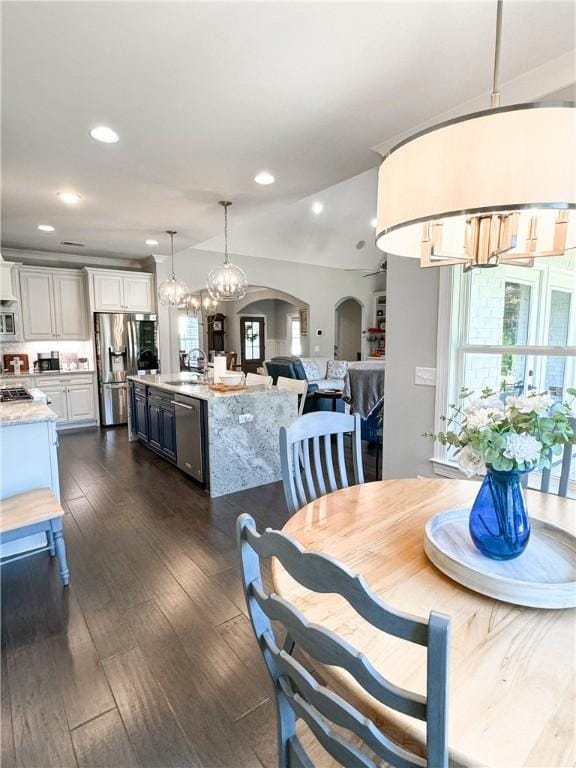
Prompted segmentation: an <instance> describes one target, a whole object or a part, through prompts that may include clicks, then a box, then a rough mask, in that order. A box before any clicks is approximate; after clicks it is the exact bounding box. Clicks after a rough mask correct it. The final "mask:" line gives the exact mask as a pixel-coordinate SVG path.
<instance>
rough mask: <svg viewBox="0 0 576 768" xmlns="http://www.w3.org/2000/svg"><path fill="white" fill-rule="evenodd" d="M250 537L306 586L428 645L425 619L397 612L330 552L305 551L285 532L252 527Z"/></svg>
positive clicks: (381, 626)
mask: <svg viewBox="0 0 576 768" xmlns="http://www.w3.org/2000/svg"><path fill="white" fill-rule="evenodd" d="M245 537H246V540H247V541H248V542H249V543H250V546H251V547H252V549H253V550H254V551H255V552H256V553H257V554H258V555H259V557H261V558H262V557H276V558H277V559H278V560H279V561H280V562H281V563H282V567H283V568H284V569H285V570H286V571H287V572H288V573H289V574H290V576H292V578H293V579H296V581H298V582H300V584H302V586H303V587H306V589H309V590H310V591H312V592H319V593H320V594H331V593H334V592H335V593H337V594H339V595H342V597H343V598H345V599H346V600H347V601H348V603H349V604H350V605H351V606H352V608H354V610H355V611H356V612H357V613H358V614H359V615H360V616H362V618H363V619H365V620H366V621H367V622H369V623H370V624H372V625H373V626H374V627H376V628H377V629H380V630H382V631H383V632H386V633H387V634H389V635H393V636H394V637H399V638H400V639H401V640H409V641H410V642H412V643H417V644H418V645H427V644H428V624H429V622H427V621H426V620H425V619H421V618H419V617H417V616H411V615H409V614H407V613H402V612H401V611H396V610H394V609H392V608H390V607H389V606H388V605H386V604H385V603H383V602H382V600H380V598H379V597H378V596H377V595H375V594H374V592H373V591H372V590H371V589H370V587H369V586H368V584H366V582H365V581H364V579H363V578H362V576H360V575H359V574H355V573H352V571H350V570H349V569H348V568H346V567H345V566H344V565H342V563H339V562H338V561H337V560H334V558H332V557H330V556H329V555H321V554H318V553H317V552H312V551H310V550H305V549H303V547H301V546H300V544H299V543H298V542H297V541H296V540H295V539H293V538H292V537H291V536H288V535H287V534H285V533H280V532H279V531H272V530H269V529H267V530H266V531H265V532H264V533H263V534H258V533H256V532H255V531H254V530H253V529H248V530H247V531H246V534H245Z"/></svg>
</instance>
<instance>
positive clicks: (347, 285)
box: [157, 248, 379, 373]
mask: <svg viewBox="0 0 576 768" xmlns="http://www.w3.org/2000/svg"><path fill="white" fill-rule="evenodd" d="M231 260H232V261H233V262H234V263H235V264H238V265H239V266H241V267H242V268H243V269H244V270H245V271H246V274H247V275H248V280H249V281H250V284H251V285H258V286H263V287H267V288H274V289H277V290H280V291H284V292H286V293H289V294H290V295H291V296H297V297H298V298H299V299H301V300H302V301H303V302H305V303H306V304H308V306H309V317H308V333H309V334H310V336H309V344H310V354H311V355H317V356H322V357H330V358H332V357H333V355H334V310H335V307H336V304H338V302H339V301H341V300H342V299H343V298H346V297H348V296H354V297H355V298H358V299H359V300H360V301H361V302H362V304H363V305H364V307H365V308H371V307H372V304H373V293H374V291H375V290H377V289H378V288H379V283H378V282H377V278H364V277H362V272H356V271H353V272H350V271H345V270H342V269H332V268H330V267H318V266H314V265H311V264H295V263H291V262H285V261H279V260H274V259H265V258H255V257H251V256H237V255H234V254H233V255H231ZM220 263H222V254H218V253H214V252H211V251H201V250H198V249H193V248H190V249H188V250H186V251H182V252H180V253H178V254H176V256H175V271H176V275H177V277H179V278H180V279H182V280H184V281H185V282H186V283H187V285H188V287H189V288H190V290H192V291H197V290H200V289H201V288H204V286H205V285H206V277H207V275H208V272H209V271H210V270H211V269H213V268H214V267H215V266H217V265H218V264H220ZM157 268H158V281H159V282H160V281H161V280H162V279H164V276H165V274H166V273H167V263H166V262H164V263H161V264H158V265H157ZM219 309H222V311H223V313H224V314H227V311H226V308H225V305H224V304H223V305H222V306H221V307H220V308H219ZM367 312H368V314H367ZM370 312H371V309H368V310H367V309H365V310H364V313H363V319H362V327H363V328H366V327H367V323H368V322H371V317H370V314H369V313H370ZM170 314H172V315H174V310H172V312H171V313H170V312H169V311H168V310H167V309H166V308H165V307H160V308H159V316H160V323H161V325H160V343H161V357H162V366H163V370H164V372H165V373H167V372H168V371H169V370H171V371H177V370H178V354H177V352H178V337H177V325H176V323H175V322H173V324H172V326H170V325H169V324H168V317H169V315H170ZM166 329H169V330H168V333H169V335H170V341H169V345H170V349H171V359H170V360H169V361H168V363H167V361H166V353H165V347H166V345H167V344H168V338H167V331H166ZM318 329H320V330H322V332H323V333H322V335H321V336H318V335H317V334H316V331H317V330H318ZM316 347H318V349H316ZM168 366H169V367H168Z"/></svg>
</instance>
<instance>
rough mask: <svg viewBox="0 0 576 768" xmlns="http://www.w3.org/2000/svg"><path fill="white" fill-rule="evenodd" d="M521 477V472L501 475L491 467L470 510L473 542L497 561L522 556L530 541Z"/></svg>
mask: <svg viewBox="0 0 576 768" xmlns="http://www.w3.org/2000/svg"><path fill="white" fill-rule="evenodd" d="M521 474H522V473H521V472H520V471H519V470H518V469H513V470H511V471H510V472H497V471H496V470H495V469H492V467H490V466H488V467H487V472H486V477H485V478H484V481H483V482H482V485H481V486H480V490H479V491H478V496H476V499H475V501H474V504H473V505H472V509H471V510H470V520H469V528H470V536H471V537H472V541H473V542H474V544H475V545H476V547H477V548H478V549H479V550H480V552H482V554H483V555H486V557H491V558H492V559H493V560H512V559H513V558H514V557H518V555H521V554H522V552H524V550H525V549H526V545H527V544H528V539H529V538H530V521H529V520H528V515H527V513H526V505H525V503H524V496H523V494H522V486H521V485H520V475H521Z"/></svg>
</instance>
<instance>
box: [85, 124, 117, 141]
mask: <svg viewBox="0 0 576 768" xmlns="http://www.w3.org/2000/svg"><path fill="white" fill-rule="evenodd" d="M90 136H92V138H93V139H96V141H101V142H102V143H103V144H116V142H117V141H119V140H120V136H118V134H117V133H116V131H113V130H112V128H108V126H107V125H97V126H96V128H92V130H91V131H90Z"/></svg>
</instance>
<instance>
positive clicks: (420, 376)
mask: <svg viewBox="0 0 576 768" xmlns="http://www.w3.org/2000/svg"><path fill="white" fill-rule="evenodd" d="M414 384H418V385H419V386H421V387H435V386H436V368H420V367H418V366H417V367H416V368H414Z"/></svg>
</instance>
